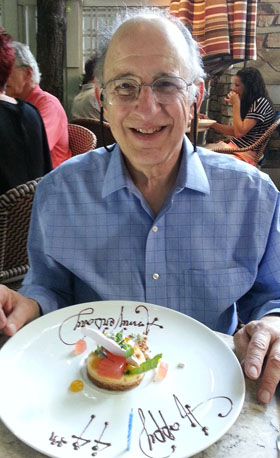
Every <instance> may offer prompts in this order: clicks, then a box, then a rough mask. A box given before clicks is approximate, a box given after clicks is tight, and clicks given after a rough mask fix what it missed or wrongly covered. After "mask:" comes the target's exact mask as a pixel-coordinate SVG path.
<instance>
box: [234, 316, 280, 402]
mask: <svg viewBox="0 0 280 458" xmlns="http://www.w3.org/2000/svg"><path fill="white" fill-rule="evenodd" d="M279 324H280V320H279V318H275V317H265V318H264V319H263V321H252V322H250V323H249V324H247V325H246V326H245V327H244V328H243V329H241V330H240V331H239V332H238V333H237V334H235V336H234V343H235V346H236V353H237V356H238V358H239V360H240V361H241V365H242V367H243V370H244V373H245V374H246V376H247V377H248V378H250V379H252V380H256V379H258V378H259V377H260V376H261V379H260V385H259V387H258V391H257V398H258V400H259V401H260V402H262V403H268V402H270V400H271V398H272V396H273V394H274V392H275V390H276V387H277V385H278V383H279V380H280V334H279V329H280V327H279ZM265 358H266V360H265ZM264 362H265V363H264Z"/></svg>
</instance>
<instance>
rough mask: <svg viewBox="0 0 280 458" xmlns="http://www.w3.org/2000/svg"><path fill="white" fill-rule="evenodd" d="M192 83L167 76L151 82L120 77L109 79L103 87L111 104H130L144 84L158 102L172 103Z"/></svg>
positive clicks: (107, 101) (105, 97)
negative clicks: (139, 81)
mask: <svg viewBox="0 0 280 458" xmlns="http://www.w3.org/2000/svg"><path fill="white" fill-rule="evenodd" d="M191 85H192V83H187V82H186V81H185V80H184V79H183V78H179V77H176V76H166V77H161V78H158V79H156V80H155V81H153V82H152V83H150V84H147V83H141V84H140V83H138V82H137V81H135V80H134V79H130V78H119V79H115V80H111V81H108V83H106V84H105V85H104V86H103V87H102V95H103V94H104V102H105V104H106V103H108V104H109V105H129V104H131V103H133V102H134V101H135V100H136V99H137V98H138V97H139V94H140V91H141V88H142V87H143V86H149V87H150V88H151V89H152V91H153V95H154V97H155V99H156V101H157V102H158V103H163V104H171V103H174V102H176V100H177V99H178V98H180V97H182V96H184V95H186V93H187V91H188V88H189V87H190V86H191Z"/></svg>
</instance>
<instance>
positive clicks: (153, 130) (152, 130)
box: [133, 127, 164, 135]
mask: <svg viewBox="0 0 280 458" xmlns="http://www.w3.org/2000/svg"><path fill="white" fill-rule="evenodd" d="M162 129H164V127H152V128H150V129H133V130H134V132H137V133H140V134H144V135H152V134H154V133H157V132H160V131H161V130H162Z"/></svg>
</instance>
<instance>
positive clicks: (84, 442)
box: [49, 415, 112, 456]
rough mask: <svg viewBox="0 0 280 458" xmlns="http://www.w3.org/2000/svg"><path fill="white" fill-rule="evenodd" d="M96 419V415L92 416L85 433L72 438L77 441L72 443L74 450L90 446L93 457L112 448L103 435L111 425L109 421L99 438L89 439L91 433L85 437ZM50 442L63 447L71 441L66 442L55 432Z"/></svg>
mask: <svg viewBox="0 0 280 458" xmlns="http://www.w3.org/2000/svg"><path fill="white" fill-rule="evenodd" d="M94 418H95V415H91V416H90V419H89V421H88V423H87V425H86V426H85V428H84V429H83V431H82V432H81V433H80V434H79V435H76V434H73V435H72V436H71V437H72V439H75V441H74V442H72V443H71V446H72V448H73V450H75V451H79V450H80V449H81V448H82V447H85V446H90V448H91V456H97V455H98V453H100V452H102V451H103V450H105V449H106V448H108V447H111V445H112V444H111V443H110V442H105V441H104V440H103V435H104V433H105V431H106V429H107V427H108V425H109V423H108V422H107V421H105V423H104V426H103V428H102V430H101V432H100V434H99V437H97V438H95V439H92V438H90V439H89V437H91V436H89V433H87V434H86V437H84V435H85V433H86V431H87V429H88V428H89V427H90V425H91V423H92V422H93V420H94ZM49 441H50V444H51V445H56V446H57V447H62V446H63V445H66V444H68V443H69V441H66V439H65V438H64V437H59V436H58V435H56V434H55V433H54V432H53V431H52V433H51V436H50V438H49ZM92 443H94V444H95V445H92Z"/></svg>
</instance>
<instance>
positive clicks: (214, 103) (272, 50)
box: [202, 0, 280, 160]
mask: <svg viewBox="0 0 280 458" xmlns="http://www.w3.org/2000/svg"><path fill="white" fill-rule="evenodd" d="M244 65H246V66H252V67H257V68H258V69H259V70H260V72H261V73H262V75H263V77H264V80H265V82H266V85H267V88H268V92H269V95H270V98H271V100H272V101H273V104H274V108H275V110H277V111H280V1H279V0H277V1H275V0H274V1H273V0H262V1H260V0H259V1H258V15H257V60H256V61H248V62H246V63H245V64H244V63H242V64H237V65H234V66H233V67H232V68H230V69H228V70H227V71H226V72H224V74H223V75H222V76H220V77H219V78H218V79H215V80H211V82H209V89H208V93H209V96H208V100H206V102H205V104H204V110H205V111H206V112H208V115H209V117H210V118H213V119H216V120H217V121H218V122H221V123H223V124H227V125H228V124H232V108H231V107H230V106H228V105H227V104H226V103H225V102H224V97H225V96H226V94H227V93H228V92H229V90H230V89H231V87H232V84H233V77H234V75H235V74H236V71H237V70H238V69H240V68H243V66H244ZM202 111H203V109H202ZM220 138H221V136H220V135H219V134H217V133H215V132H214V131H213V130H212V129H210V130H209V132H208V134H207V142H209V143H210V142H211V143H212V142H215V141H218V140H219V139H220ZM266 157H267V159H269V160H270V159H271V160H273V159H278V160H279V159H280V135H279V132H276V133H275V134H273V136H272V138H271V140H270V142H269V145H268V148H267V153H266Z"/></svg>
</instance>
